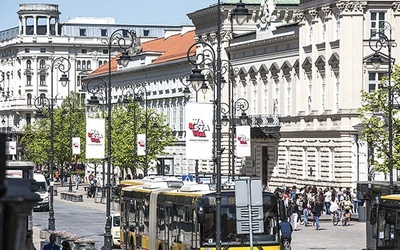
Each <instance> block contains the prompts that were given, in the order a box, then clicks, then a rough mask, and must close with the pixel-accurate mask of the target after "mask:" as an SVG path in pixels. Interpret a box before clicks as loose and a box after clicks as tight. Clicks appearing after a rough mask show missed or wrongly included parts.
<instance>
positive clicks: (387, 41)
mask: <svg viewBox="0 0 400 250" xmlns="http://www.w3.org/2000/svg"><path fill="white" fill-rule="evenodd" d="M386 31H387V32H388V33H389V34H388V35H389V36H388V35H386V34H385V32H386ZM396 46H397V44H396V42H395V41H394V40H392V26H391V25H390V23H389V22H387V21H384V22H382V23H381V24H380V27H379V31H378V32H376V33H375V34H373V35H372V36H371V38H370V39H369V47H370V48H371V50H373V51H374V52H375V53H374V55H373V56H372V59H371V63H372V64H373V66H374V69H375V70H378V69H379V67H380V65H381V63H382V62H383V61H382V58H381V57H380V55H379V52H380V51H381V50H382V49H383V48H387V50H388V54H387V55H386V56H387V57H388V84H387V86H386V88H387V95H388V108H387V110H388V130H389V131H388V157H389V194H393V191H394V186H393V96H394V94H393V87H394V86H392V84H391V77H392V63H394V58H392V48H393V47H396Z"/></svg>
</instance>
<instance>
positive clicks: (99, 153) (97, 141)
mask: <svg viewBox="0 0 400 250" xmlns="http://www.w3.org/2000/svg"><path fill="white" fill-rule="evenodd" d="M105 125H106V123H105V119H103V118H88V119H86V159H104V158H105V157H104V151H105V136H104V134H105Z"/></svg>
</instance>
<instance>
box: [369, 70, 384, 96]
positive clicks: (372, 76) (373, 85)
mask: <svg viewBox="0 0 400 250" xmlns="http://www.w3.org/2000/svg"><path fill="white" fill-rule="evenodd" d="M384 75H385V73H378V72H369V74H368V92H369V93H372V92H375V90H377V89H378V88H379V84H380V82H381V80H382V77H383V76H384Z"/></svg>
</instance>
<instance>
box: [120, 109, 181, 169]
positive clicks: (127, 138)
mask: <svg viewBox="0 0 400 250" xmlns="http://www.w3.org/2000/svg"><path fill="white" fill-rule="evenodd" d="M146 122H148V124H146ZM146 126H147V162H148V163H150V162H151V161H152V160H156V159H157V155H160V154H163V153H164V149H165V148H166V147H167V146H170V145H172V143H173V141H174V140H175V138H174V137H173V136H172V133H171V132H172V131H171V129H170V127H169V125H168V124H167V122H166V118H165V116H163V115H160V114H157V113H156V112H155V111H154V110H153V109H150V108H148V109H147V119H146V110H145V109H143V108H140V107H139V105H138V104H137V103H135V102H133V101H132V102H129V103H128V104H127V105H125V106H119V107H114V109H113V114H112V149H113V151H112V163H113V165H115V166H119V167H121V168H125V169H127V168H129V169H131V170H133V172H135V167H136V168H137V169H141V170H143V172H144V173H145V174H146V173H147V171H148V169H149V164H147V165H146V156H138V155H137V147H136V145H135V144H136V140H135V136H136V135H137V134H145V131H146Z"/></svg>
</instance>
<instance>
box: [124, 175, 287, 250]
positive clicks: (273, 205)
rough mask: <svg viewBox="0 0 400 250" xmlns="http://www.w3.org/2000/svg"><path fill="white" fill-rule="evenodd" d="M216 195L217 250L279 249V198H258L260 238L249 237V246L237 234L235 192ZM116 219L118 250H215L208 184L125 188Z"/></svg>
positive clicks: (213, 203) (211, 191)
mask: <svg viewBox="0 0 400 250" xmlns="http://www.w3.org/2000/svg"><path fill="white" fill-rule="evenodd" d="M214 187H215V186H214ZM260 188H261V187H260ZM221 193H222V198H221V248H222V249H229V250H248V249H250V244H253V247H254V248H257V249H264V250H266V249H270V250H271V249H276V250H278V249H280V244H279V242H280V235H279V229H278V223H279V212H278V210H279V209H278V198H277V197H276V196H275V195H274V194H273V193H269V192H263V193H262V196H263V212H264V221H263V225H264V230H263V231H264V232H263V233H253V237H252V241H251V240H250V238H249V235H247V234H237V228H236V205H235V190H234V189H228V190H225V189H223V190H222V192H221ZM120 214H121V246H122V249H129V250H133V249H148V250H178V249H179V250H183V249H198V250H215V249H216V240H215V238H216V228H215V216H216V190H215V188H213V185H212V184H196V183H187V182H181V181H161V182H160V181H145V182H144V183H143V184H142V185H134V186H126V187H124V188H122V189H121V206H120ZM251 242H252V243H251Z"/></svg>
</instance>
